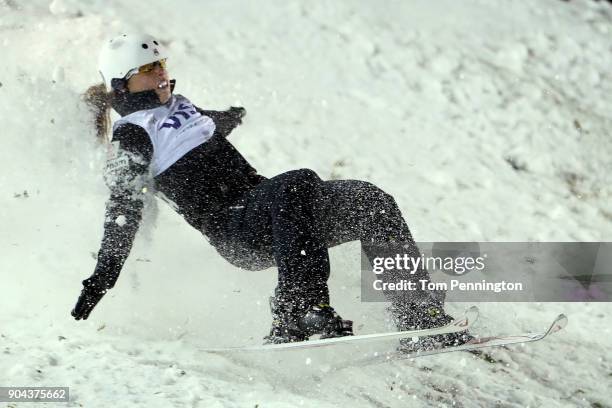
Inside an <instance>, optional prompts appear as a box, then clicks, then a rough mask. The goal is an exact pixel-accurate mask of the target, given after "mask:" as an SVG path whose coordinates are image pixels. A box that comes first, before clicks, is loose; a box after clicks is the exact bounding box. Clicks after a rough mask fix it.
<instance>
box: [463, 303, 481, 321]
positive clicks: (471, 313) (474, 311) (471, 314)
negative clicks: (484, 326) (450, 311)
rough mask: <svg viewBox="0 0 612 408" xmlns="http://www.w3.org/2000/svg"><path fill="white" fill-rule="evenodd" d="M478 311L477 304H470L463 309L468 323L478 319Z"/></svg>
mask: <svg viewBox="0 0 612 408" xmlns="http://www.w3.org/2000/svg"><path fill="white" fill-rule="evenodd" d="M479 314H480V311H479V310H478V307H477V306H472V307H470V308H469V309H468V310H466V311H465V318H466V319H467V320H468V321H469V322H470V325H472V324H474V323H475V322H476V320H478V315H479Z"/></svg>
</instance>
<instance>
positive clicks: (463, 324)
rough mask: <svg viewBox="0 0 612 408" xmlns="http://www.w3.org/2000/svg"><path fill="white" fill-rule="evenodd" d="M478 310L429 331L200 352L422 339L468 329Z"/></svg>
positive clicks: (213, 349)
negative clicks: (407, 338)
mask: <svg viewBox="0 0 612 408" xmlns="http://www.w3.org/2000/svg"><path fill="white" fill-rule="evenodd" d="M478 313H479V312H478V308H477V307H476V306H472V307H470V308H469V309H468V310H466V312H465V314H464V315H463V317H462V318H460V319H455V320H453V321H452V322H450V323H449V324H447V325H444V326H440V327H434V328H431V329H421V330H408V331H397V332H387V333H373V334H360V335H356V336H345V337H333V338H328V339H318V340H309V341H301V342H295V343H282V344H267V345H255V346H246V347H223V348H206V349H200V351H204V352H209V353H226V352H235V351H280V350H295V349H306V348H315V347H331V346H334V345H340V344H347V343H355V342H368V341H378V340H392V339H401V338H406V337H409V338H412V337H424V336H433V335H436V334H445V333H455V332H460V331H464V330H467V329H469V328H470V327H471V326H472V325H473V324H474V322H476V320H477V319H478Z"/></svg>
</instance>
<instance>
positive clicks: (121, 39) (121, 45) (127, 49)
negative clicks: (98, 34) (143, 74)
mask: <svg viewBox="0 0 612 408" xmlns="http://www.w3.org/2000/svg"><path fill="white" fill-rule="evenodd" d="M165 58H168V54H167V52H166V49H165V48H164V47H163V46H162V45H161V43H160V42H159V41H157V40H156V39H155V37H153V36H151V35H149V34H121V35H120V36H118V37H115V38H112V39H110V40H107V41H106V43H105V44H104V47H102V50H101V51H100V57H99V59H98V70H99V71H100V75H102V80H103V81H104V84H105V85H106V89H107V90H108V91H110V90H111V89H112V85H111V81H112V80H113V79H114V78H119V79H121V78H124V77H125V76H126V75H127V74H128V73H129V72H130V70H132V69H134V68H138V67H140V66H142V65H145V64H150V63H151V62H155V61H159V60H162V59H165Z"/></svg>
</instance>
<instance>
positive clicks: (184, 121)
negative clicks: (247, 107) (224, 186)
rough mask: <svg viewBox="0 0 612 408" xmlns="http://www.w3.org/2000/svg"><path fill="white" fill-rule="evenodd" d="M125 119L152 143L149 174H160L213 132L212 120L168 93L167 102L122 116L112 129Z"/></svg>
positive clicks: (189, 104)
mask: <svg viewBox="0 0 612 408" xmlns="http://www.w3.org/2000/svg"><path fill="white" fill-rule="evenodd" d="M125 123H132V124H134V125H138V126H140V127H142V128H143V129H144V130H146V132H147V133H148V134H149V137H150V138H151V143H152V144H153V159H152V161H151V170H152V172H153V176H157V175H158V174H161V173H162V172H163V171H164V170H166V169H167V168H168V167H170V166H172V165H173V164H174V163H176V161H177V160H179V159H180V158H181V157H183V156H184V155H185V154H187V153H188V152H189V151H191V150H192V149H194V148H195V147H197V146H199V145H201V144H202V143H204V142H206V141H207V140H208V139H210V138H211V137H212V135H213V133H214V132H215V123H214V122H213V120H212V119H211V118H209V117H208V116H205V115H202V114H201V113H199V112H198V111H197V110H196V109H195V107H194V106H193V104H192V103H191V101H189V99H187V98H185V97H184V96H182V95H172V98H171V101H170V103H169V104H164V105H162V106H159V107H157V108H154V109H148V110H143V111H138V112H134V113H130V114H129V115H127V116H124V117H123V118H121V119H119V120H117V121H116V122H115V123H114V124H113V130H115V129H117V127H119V126H121V125H123V124H125Z"/></svg>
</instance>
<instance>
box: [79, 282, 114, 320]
mask: <svg viewBox="0 0 612 408" xmlns="http://www.w3.org/2000/svg"><path fill="white" fill-rule="evenodd" d="M107 291H108V288H106V287H105V286H104V285H102V284H101V283H100V282H99V281H98V280H96V279H92V278H88V279H85V280H84V281H83V290H82V291H81V296H79V300H77V303H76V305H75V306H74V309H72V312H71V314H72V316H73V317H74V318H75V319H76V320H81V319H83V320H87V318H88V317H89V314H90V313H91V311H92V310H93V308H94V307H95V306H96V305H97V304H98V302H99V301H100V299H102V297H103V296H104V295H105V294H106V292H107Z"/></svg>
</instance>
